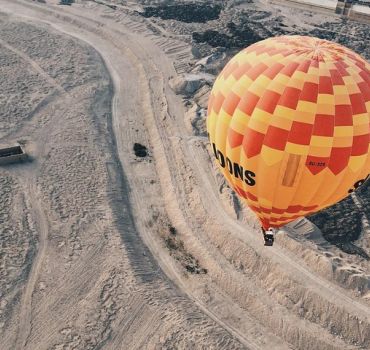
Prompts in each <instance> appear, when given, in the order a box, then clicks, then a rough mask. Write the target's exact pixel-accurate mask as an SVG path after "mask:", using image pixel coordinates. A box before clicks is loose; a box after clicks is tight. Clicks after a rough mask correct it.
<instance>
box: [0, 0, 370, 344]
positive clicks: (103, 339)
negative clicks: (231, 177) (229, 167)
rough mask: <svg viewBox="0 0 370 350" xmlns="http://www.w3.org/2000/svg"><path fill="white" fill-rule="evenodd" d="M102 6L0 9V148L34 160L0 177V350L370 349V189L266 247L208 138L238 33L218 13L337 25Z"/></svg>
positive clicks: (254, 23) (295, 27)
mask: <svg viewBox="0 0 370 350" xmlns="http://www.w3.org/2000/svg"><path fill="white" fill-rule="evenodd" d="M100 2H101V3H102V4H96V3H93V2H91V1H79V2H78V3H75V4H73V5H72V6H64V7H62V6H58V5H56V4H57V1H52V0H48V1H46V3H45V4H42V3H36V2H34V1H23V0H0V33H1V36H0V60H1V65H0V70H1V77H2V78H3V77H4V78H3V79H1V80H0V89H1V90H0V91H2V93H1V97H0V133H1V134H0V137H1V138H0V142H1V143H5V144H6V143H14V142H15V141H17V140H18V141H20V142H22V143H23V144H24V145H25V149H26V151H27V152H28V153H29V154H30V160H29V161H27V162H24V163H20V164H15V165H9V166H6V167H1V168H0V176H1V177H0V235H1V236H0V237H1V245H0V267H1V268H0V336H1V339H2V341H1V343H0V349H1V350H3V349H4V350H5V349H6V350H8V349H9V350H10V349H29V350H35V349H55V350H57V349H58V350H62V349H63V350H64V349H81V350H82V349H113V350H115V349H367V348H370V291H369V289H370V283H369V276H370V265H369V261H368V260H367V257H368V255H370V238H369V223H368V217H369V193H368V191H369V190H368V187H366V188H363V190H362V191H361V192H359V193H358V194H353V195H352V197H351V198H350V199H348V200H347V202H344V203H341V204H339V206H336V207H333V208H331V209H330V210H331V211H330V210H328V211H325V212H324V213H321V214H318V215H317V216H315V217H313V218H312V221H314V222H315V223H316V224H318V225H319V227H320V228H321V229H322V231H321V230H320V229H319V228H318V227H316V226H315V225H313V224H312V223H311V222H310V221H308V220H307V219H301V220H298V221H296V222H294V223H292V224H290V225H289V226H288V227H287V228H286V229H285V230H282V231H281V232H280V233H279V236H278V238H277V244H276V245H275V246H274V247H273V248H272V249H266V248H265V247H263V245H262V242H261V237H260V234H259V233H258V229H259V228H258V223H257V221H256V219H255V218H254V216H253V214H252V213H250V212H249V211H248V209H246V208H243V207H242V206H241V204H240V202H239V201H238V199H237V198H236V197H235V195H234V194H233V193H232V192H231V191H230V189H229V188H228V187H227V186H226V185H225V183H224V181H223V180H222V179H221V177H220V176H219V175H217V172H216V171H215V169H214V165H213V164H212V161H211V158H210V152H209V149H208V143H207V139H206V137H205V129H204V118H205V110H204V109H205V107H206V101H207V96H208V93H209V89H210V85H211V83H212V79H213V77H214V75H215V74H217V72H218V71H219V69H220V68H221V66H222V64H223V62H224V61H225V60H226V59H227V57H229V56H230V55H231V54H232V53H233V52H234V51H236V50H237V49H238V45H240V42H241V41H242V40H243V37H242V34H240V33H242V32H240V31H239V29H238V27H233V26H230V25H229V27H227V23H228V18H230V16H234V15H235V16H237V17H235V18H239V19H240V20H239V22H240V23H239V24H238V25H244V24H243V23H244V22H243V21H242V19H243V18H244V17H243V16H250V17H251V16H252V15H253V16H254V17H251V22H250V23H251V24H250V26H251V27H253V28H252V29H253V30H254V31H253V33H254V35H255V36H256V37H257V36H259V37H263V35H270V34H269V33H271V34H273V35H276V34H277V33H278V30H279V31H281V30H284V31H289V30H291V31H296V32H298V31H301V32H302V31H313V30H319V31H322V32H323V33H326V35H328V33H333V29H330V28H336V26H340V25H342V26H343V23H341V20H340V19H339V18H330V17H329V16H326V15H323V14H320V15H319V14H311V13H308V12H302V11H301V10H299V9H294V10H292V9H289V8H286V7H284V6H276V5H274V6H276V7H271V6H270V5H268V4H267V2H264V1H261V2H257V1H255V4H246V3H247V2H245V3H244V4H241V5H240V6H232V5H233V3H231V2H230V4H228V5H227V7H226V8H225V9H224V11H223V12H221V13H220V19H213V20H210V21H204V22H202V21H201V20H202V18H201V16H202V12H201V11H199V12H198V13H197V15H199V16H198V17H199V18H200V19H199V22H197V23H194V22H191V23H187V17H184V18H182V19H181V20H175V19H171V18H167V19H159V18H158V17H150V16H149V15H145V16H142V15H140V14H139V13H137V12H136V11H141V10H142V3H140V2H129V1H100ZM104 3H105V4H106V5H107V4H108V5H110V6H111V5H112V4H115V6H113V8H112V7H109V6H106V5H104ZM147 3H149V2H147ZM153 3H155V2H154V1H153V2H150V4H153ZM215 11H216V16H217V11H218V10H217V7H216V8H215ZM243 11H245V12H243ZM269 11H270V12H269ZM268 13H269V14H268ZM150 15H152V13H150ZM298 15H299V16H300V19H299V20H298V19H297V16H298ZM238 16H239V17H238ZM193 20H194V19H193ZM235 22H238V21H235ZM259 23H260V24H259ZM277 23H284V26H278V25H277ZM323 23H326V24H325V26H323V25H322V24H323ZM345 25H348V27H347V28H349V29H350V30H349V29H348V31H347V34H349V35H351V36H356V35H357V34H356V33H357V32H359V33H360V32H361V28H362V29H363V28H364V27H361V26H362V25H357V24H353V23H351V22H349V23H348V24H345ZM274 27H276V28H277V29H276V31H275V32H274V29H272V28H274ZM225 28H226V29H225ZM227 28H229V29H227ZM252 29H251V30H252ZM207 30H214V31H215V32H216V31H217V33H219V35H220V37H221V38H224V39H225V35H226V36H231V35H233V39H232V40H231V39H230V38H228V39H227V42H232V43H233V45H232V46H231V47H223V48H220V45H218V44H217V43H215V46H213V44H212V42H210V41H209V39H208V38H209V35H208V34H207V35H206V34H204V33H206V31H207ZM227 30H229V32H227ZM246 30H247V29H246V28H244V29H243V31H246ZM223 31H224V32H223ZM267 31H269V33H268V32H267ZM334 31H335V29H334ZM343 31H344V30H343ZM193 33H198V35H195V37H194V35H193ZM211 34H212V33H211ZM221 34H223V35H221ZM347 34H346V35H347ZM346 35H345V34H343V33H342V34H340V35H339V34H338V36H337V37H336V39H338V41H339V40H342V41H345V40H347V41H348V40H349V38H348V36H346ZM214 37H217V36H216V35H214ZM198 39H199V40H198ZM203 39H204V40H203ZM197 40H198V41H197ZM207 40H208V41H207ZM364 40H366V39H361V40H360V39H359V40H357V41H356V40H355V41H352V45H353V48H354V49H356V50H358V51H359V52H360V51H361V50H362V51H363V54H364V55H365V56H366V57H367V58H369V51H368V50H369V49H368V48H369V45H367V46H366V45H365V49H362V48H363V43H364ZM367 40H368V39H367ZM365 42H366V41H365ZM216 44H217V45H216ZM207 53H208V54H210V53H211V54H212V56H211V57H208V58H207V57H206V56H207ZM210 61H211V62H210ZM209 62H210V63H209ZM189 73H191V74H192V75H190V76H189V75H187V74H189ZM194 75H195V77H194ZM135 143H136V144H138V145H137V147H135V149H134V145H135ZM140 145H141V146H140ZM143 146H144V147H143ZM135 152H136V154H135ZM353 213H355V214H353ZM351 214H352V216H351ZM320 215H321V216H320ZM346 216H347V217H348V218H349V217H351V220H349V219H348V221H345V222H343V220H342V221H341V220H339V219H341V218H343V217H344V218H345V217H346ZM356 218H357V219H356ZM348 222H349V223H348ZM346 223H347V224H346ZM345 225H347V226H348V227H346V226H345ZM345 230H347V231H348V232H353V234H352V236H351V237H350V239H344V238H343V236H344V233H343V232H341V231H345ZM347 231H346V232H347ZM337 232H338V233H337ZM347 236H348V235H347V234H346V235H345V237H347ZM349 253H351V254H349Z"/></svg>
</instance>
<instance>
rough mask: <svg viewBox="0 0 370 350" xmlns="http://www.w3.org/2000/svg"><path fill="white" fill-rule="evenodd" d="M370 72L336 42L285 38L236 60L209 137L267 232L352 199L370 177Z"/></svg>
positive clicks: (224, 79)
mask: <svg viewBox="0 0 370 350" xmlns="http://www.w3.org/2000/svg"><path fill="white" fill-rule="evenodd" d="M369 120H370V65H369V63H367V62H366V61H365V60H364V59H362V58H361V57H360V56H359V55H357V54H356V53H354V52H353V51H351V50H349V49H347V48H345V47H343V46H341V45H339V44H336V43H332V42H329V41H326V40H321V39H317V38H312V37H303V36H282V37H276V38H270V39H267V40H263V41H261V42H258V43H256V44H254V45H252V46H249V47H248V48H246V49H244V50H243V51H241V52H240V53H238V54H237V55H236V56H234V57H233V58H232V59H231V60H230V61H229V63H228V64H227V65H226V66H225V68H224V69H223V71H222V72H221V73H220V75H219V76H218V78H217V79H216V81H215V83H214V86H213V88H212V92H211V95H210V98H209V104H208V117H207V130H208V133H209V139H210V142H211V146H212V148H213V152H214V154H215V157H216V161H217V163H218V164H219V167H220V170H221V172H222V173H223V175H224V176H225V178H226V179H227V180H228V182H229V184H230V185H231V187H232V188H233V189H234V190H235V191H236V192H237V193H238V194H239V196H241V197H242V199H243V200H244V201H245V202H246V203H247V204H248V205H249V207H250V208H251V209H252V210H253V211H254V212H255V213H256V214H257V216H258V217H259V219H260V221H261V223H262V225H263V227H264V228H268V227H280V226H283V225H285V224H286V223H288V222H290V221H293V220H295V219H296V218H298V217H301V216H305V215H306V214H309V213H312V212H316V211H318V210H320V209H322V208H324V207H327V206H330V205H332V204H334V203H336V202H337V201H339V200H341V199H343V198H344V197H346V196H347V195H348V193H350V192H351V191H352V190H353V189H354V187H356V186H357V185H358V184H360V183H361V181H362V182H363V179H365V178H366V177H367V176H368V174H369V172H370V152H369V135H370V126H369Z"/></svg>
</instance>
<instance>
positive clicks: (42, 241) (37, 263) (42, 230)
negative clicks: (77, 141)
mask: <svg viewBox="0 0 370 350" xmlns="http://www.w3.org/2000/svg"><path fill="white" fill-rule="evenodd" d="M25 192H26V193H27V194H28V199H29V203H30V205H31V214H32V217H33V218H34V219H35V220H36V227H37V228H38V232H39V242H38V249H37V253H36V256H35V257H34V260H33V264H32V268H31V271H30V274H29V276H28V281H27V284H26V286H25V290H24V293H23V297H22V301H21V310H20V315H19V324H18V332H17V341H16V344H15V349H16V350H21V349H24V348H25V346H26V344H27V340H28V337H29V335H30V333H31V322H32V295H33V291H34V290H35V285H36V281H37V278H38V276H39V272H40V269H41V266H42V262H43V260H44V256H45V252H46V249H47V241H48V222H47V219H46V217H45V213H44V211H43V209H42V207H41V205H40V202H39V199H38V198H37V194H36V188H35V185H34V184H33V183H28V185H27V189H26V191H25Z"/></svg>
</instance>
